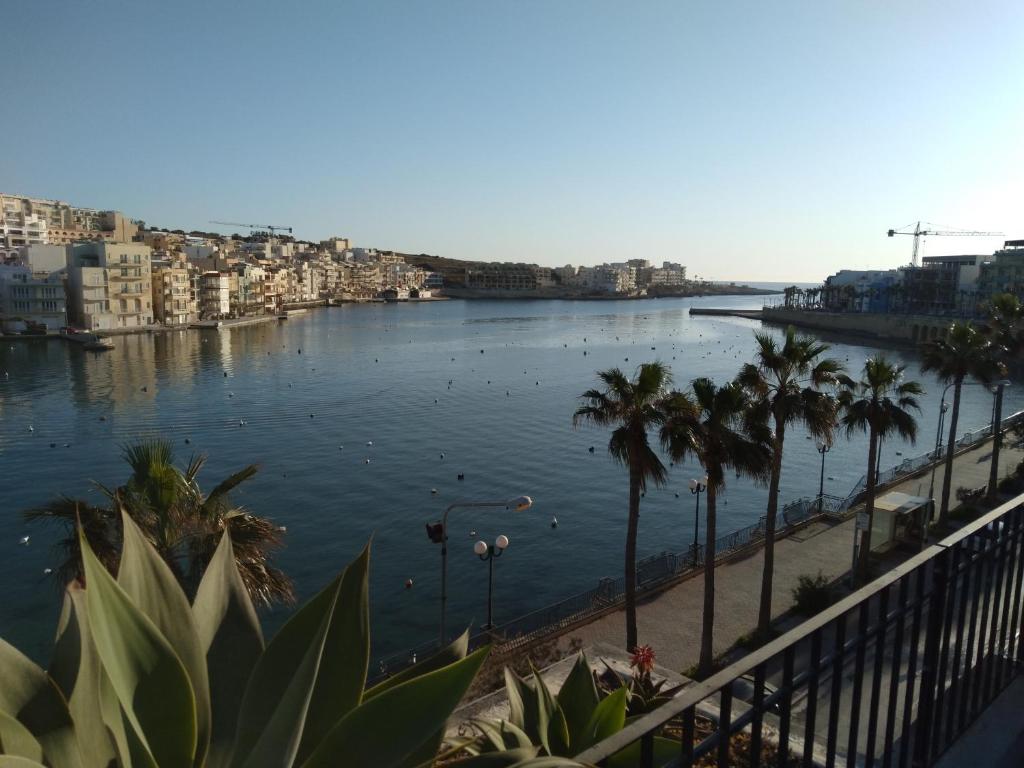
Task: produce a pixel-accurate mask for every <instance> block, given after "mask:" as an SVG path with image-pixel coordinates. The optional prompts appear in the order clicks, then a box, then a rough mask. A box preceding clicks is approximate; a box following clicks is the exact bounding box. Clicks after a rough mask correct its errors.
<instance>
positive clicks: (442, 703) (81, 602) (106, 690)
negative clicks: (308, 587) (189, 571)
mask: <svg viewBox="0 0 1024 768" xmlns="http://www.w3.org/2000/svg"><path fill="white" fill-rule="evenodd" d="M122 524H123V530H124V542H123V548H122V559H121V563H120V567H119V569H118V574H117V577H116V579H115V578H114V577H113V576H112V575H111V574H110V573H109V571H108V570H107V569H106V568H105V567H104V566H103V565H102V564H101V562H100V561H99V559H98V558H97V556H96V554H95V553H94V552H93V550H92V548H91V547H90V545H89V543H88V541H86V539H85V537H84V536H83V535H82V534H81V533H79V538H80V546H81V552H82V564H83V571H84V577H85V586H82V585H81V584H80V583H77V582H76V583H73V584H72V585H70V586H69V588H68V590H67V593H66V600H65V603H64V609H63V612H62V616H61V619H60V625H59V630H58V636H57V642H56V647H55V650H54V655H53V660H52V663H51V664H50V667H49V669H48V670H44V669H42V668H40V667H38V666H37V665H36V664H34V663H33V662H32V661H30V660H29V659H28V658H27V657H26V656H24V655H23V654H22V653H20V652H19V651H18V650H17V649H15V648H14V647H13V646H11V645H9V644H8V643H6V642H4V641H3V640H0V680H2V681H3V684H2V685H0V766H2V767H3V768H8V766H9V767H10V768H33V767H35V768H38V766H43V765H45V766H51V768H79V767H81V768H106V767H107V766H111V765H115V766H132V767H134V766H145V767H146V768H149V767H151V766H160V767H161V768H186V767H191V766H232V767H234V766H255V767H258V766H303V767H304V768H319V767H320V766H336V765H342V764H343V765H346V766H423V765H430V764H431V763H432V762H433V760H434V757H435V755H436V754H437V752H438V748H439V746H440V744H441V739H442V735H443V729H444V724H445V721H446V720H447V718H448V716H449V715H450V713H451V712H452V710H453V709H454V708H455V707H456V705H457V704H458V703H459V701H460V699H461V698H462V697H463V695H464V694H465V692H466V690H467V689H468V687H469V685H470V683H471V682H472V680H473V677H474V676H475V674H476V672H477V670H478V669H479V667H480V664H481V663H482V662H483V660H484V658H485V656H486V655H487V652H488V649H487V648H482V649H480V650H478V651H476V652H474V653H472V654H469V655H467V654H466V649H467V639H466V636H465V635H463V637H461V638H460V639H459V640H457V641H456V642H455V643H453V644H452V645H451V646H449V647H447V648H445V649H443V650H441V651H440V652H439V653H438V654H436V655H435V656H433V657H432V658H429V659H427V660H425V661H423V662H421V663H420V664H419V665H416V666H414V667H411V668H410V669H408V670H405V671H403V672H402V673H400V674H397V675H395V676H393V677H390V678H388V679H386V680H385V681H383V682H381V683H379V684H377V685H375V686H373V687H371V688H368V689H367V688H366V671H367V664H368V659H369V650H370V628H369V611H368V594H367V573H368V565H369V557H370V549H369V546H367V547H366V548H365V549H364V550H363V551H362V553H361V554H360V555H359V556H358V557H357V558H356V559H355V560H354V561H353V562H352V563H350V564H349V565H348V566H347V567H346V568H345V569H344V570H343V571H342V572H341V573H340V574H339V575H338V576H337V577H336V578H335V579H334V580H333V581H332V582H331V583H330V584H328V585H327V587H326V588H325V589H324V590H323V591H321V592H320V593H319V594H318V595H316V596H315V597H314V598H312V599H311V600H310V601H309V602H307V603H306V604H305V605H304V606H303V607H302V608H300V609H299V610H298V611H297V612H296V613H295V614H294V615H293V616H292V617H291V619H290V620H289V621H288V622H287V623H286V624H285V625H284V626H283V627H282V628H281V630H280V631H279V632H278V634H277V635H276V636H275V637H274V638H273V640H272V641H271V642H270V643H269V644H268V645H266V646H264V641H263V635H262V632H261V630H260V625H259V622H258V621H257V618H256V612H255V610H254V608H253V605H252V602H251V600H250V598H249V595H248V592H247V591H246V589H245V586H244V585H243V582H242V579H241V576H240V575H239V572H238V569H237V567H236V564H235V559H234V556H233V553H232V546H231V537H230V536H222V537H221V539H220V542H219V543H218V545H217V549H216V552H215V553H214V556H213V558H212V560H211V561H210V565H209V567H208V568H207V570H206V572H205V574H204V575H203V578H202V581H201V583H200V585H199V588H198V592H197V594H196V598H195V601H194V602H193V604H191V605H190V604H189V602H188V599H187V598H186V596H185V593H184V592H183V591H182V589H181V586H180V585H179V583H178V581H177V579H176V578H175V576H174V574H173V573H172V572H171V569H170V568H169V566H168V565H167V563H166V562H165V561H164V559H163V558H162V557H161V556H160V555H159V554H158V553H157V551H156V550H155V549H154V548H153V546H152V545H151V544H150V543H149V542H148V541H147V539H146V537H145V536H144V534H143V533H142V532H141V531H140V530H139V528H138V527H137V526H136V525H135V523H134V522H132V519H131V518H130V517H129V516H128V515H127V514H124V515H123V520H122ZM535 752H536V750H534V752H530V751H529V750H526V751H524V752H522V753H520V755H521V756H522V757H524V758H528V757H531V756H532V755H533V754H535ZM511 757H513V758H516V759H512V760H510V761H507V762H503V763H500V764H502V765H513V764H516V763H518V762H521V761H520V760H519V759H518V757H519V755H513V756H511Z"/></svg>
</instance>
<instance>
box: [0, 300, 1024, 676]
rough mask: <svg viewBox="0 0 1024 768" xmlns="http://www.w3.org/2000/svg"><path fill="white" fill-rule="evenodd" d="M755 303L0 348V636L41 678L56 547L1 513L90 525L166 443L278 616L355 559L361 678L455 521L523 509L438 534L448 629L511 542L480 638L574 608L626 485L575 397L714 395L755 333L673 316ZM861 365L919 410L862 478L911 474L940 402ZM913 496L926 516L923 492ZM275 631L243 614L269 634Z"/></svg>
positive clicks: (749, 514)
mask: <svg viewBox="0 0 1024 768" xmlns="http://www.w3.org/2000/svg"><path fill="white" fill-rule="evenodd" d="M762 302H763V298H762V297H757V296H735V297H707V298H691V299H659V300H647V301H472V302H469V301H446V302H432V303H410V304H387V305H382V304H369V305H347V306H342V307H333V308H329V309H318V310H313V311H310V312H309V313H308V314H305V315H301V316H296V317H293V318H292V319H289V320H288V321H286V322H277V321H274V322H271V323H266V324H261V325H253V326H247V327H242V328H235V329H219V330H207V331H175V332H171V333H162V334H154V335H142V336H125V337H118V338H116V339H115V344H116V349H114V350H112V351H110V352H106V353H91V352H86V351H84V350H82V349H79V348H78V347H76V346H74V345H70V344H66V343H63V342H59V341H50V342H16V343H13V344H11V343H8V344H4V345H3V347H2V349H0V372H3V373H6V376H4V375H3V373H0V466H2V468H3V470H2V471H3V476H2V483H0V585H2V587H3V595H4V598H3V600H0V636H2V637H4V638H5V639H6V640H8V641H9V642H12V643H14V644H15V645H17V646H18V647H20V648H22V649H24V650H25V651H26V652H27V653H29V654H30V655H31V656H33V657H34V658H37V659H40V660H42V659H45V658H46V657H47V656H48V654H49V648H50V645H51V643H52V632H53V630H54V628H55V626H56V619H57V615H58V612H59V604H60V599H59V591H58V589H57V587H56V585H55V584H54V583H53V580H52V577H48V576H46V575H44V569H46V568H51V567H54V566H55V564H56V562H57V560H56V558H57V557H58V553H57V552H55V551H54V549H53V544H54V542H55V541H56V540H57V531H56V530H50V529H47V528H46V527H45V526H40V525H38V524H37V525H31V526H30V525H28V524H26V523H25V522H24V521H23V520H22V516H21V512H22V510H24V509H26V508H28V507H31V506H35V505H40V504H43V503H45V502H46V501H48V500H51V499H53V498H55V497H56V496H57V495H58V494H66V495H69V496H74V497H79V498H82V499H86V500H89V501H92V502H99V501H100V500H101V496H100V494H99V492H98V491H96V490H93V489H92V488H91V486H90V481H91V480H97V481H100V482H102V483H104V484H106V485H108V486H113V485H116V484H119V483H123V482H124V481H125V480H126V479H127V467H126V465H125V463H124V462H123V460H122V459H121V456H120V453H121V449H122V447H123V446H124V445H126V444H128V443H132V442H134V441H138V440H143V439H149V438H164V439H167V440H169V441H171V442H172V443H173V445H174V449H175V452H176V456H177V459H178V462H179V463H180V464H182V465H184V463H185V462H186V461H187V460H188V458H189V456H190V455H191V454H192V453H198V452H201V453H205V454H207V455H208V456H209V460H208V462H207V464H206V467H205V468H204V470H203V472H202V474H201V475H200V482H201V485H202V486H203V487H204V488H205V489H206V490H210V489H212V488H213V487H214V486H215V485H216V484H217V482H219V481H220V480H221V479H222V478H224V477H225V476H227V475H228V474H230V473H232V472H234V471H236V470H238V469H240V468H242V467H244V466H246V465H247V464H251V463H256V464H258V465H259V467H260V472H259V474H258V475H257V476H256V477H255V478H254V479H252V480H250V481H248V482H246V483H245V484H244V485H243V486H242V487H241V488H240V489H239V490H238V491H237V492H236V493H235V494H234V495H233V499H234V500H235V501H236V502H237V503H238V504H241V505H244V506H245V507H246V508H247V509H249V510H250V511H251V512H253V513H254V514H258V515H263V516H267V517H269V518H271V519H273V520H274V522H275V523H277V524H278V525H283V526H286V528H287V534H286V546H285V548H284V549H282V550H281V551H280V552H279V553H278V554H277V555H276V562H277V564H278V565H279V566H280V567H281V568H283V569H284V570H285V571H286V572H287V573H288V574H289V575H290V576H291V577H292V578H293V579H294V580H295V583H296V587H297V591H298V594H299V597H300V599H305V598H308V597H309V596H311V595H312V594H314V593H315V592H316V591H317V590H319V589H320V588H321V587H322V586H324V585H325V584H326V583H327V582H328V581H329V579H330V578H331V577H332V576H333V575H334V574H335V573H336V572H337V571H338V570H340V569H341V568H342V567H343V566H344V565H345V563H347V562H348V561H349V560H350V559H352V558H353V557H354V556H355V555H356V554H357V553H358V552H359V550H360V549H361V548H362V547H363V545H364V544H365V543H366V542H367V541H368V540H370V539H371V538H372V542H373V544H372V547H373V556H372V560H371V593H370V599H371V611H372V630H373V644H374V648H373V650H374V654H375V656H381V655H384V654H388V653H393V652H397V651H400V650H402V649H404V648H408V647H411V646H414V645H417V644H419V643H421V642H424V641H429V640H430V639H432V638H433V637H435V636H436V633H437V630H438V620H439V602H438V598H439V591H440V551H439V547H438V546H437V545H435V544H432V543H431V542H430V541H429V540H428V538H427V536H426V533H425V527H424V526H425V524H426V523H428V522H432V521H436V520H439V519H440V517H441V514H442V512H443V511H444V508H445V507H446V506H447V505H448V504H450V503H452V502H454V501H457V500H495V499H497V500H500V499H507V498H511V497H515V496H519V495H522V494H525V495H529V496H531V497H532V498H533V501H534V506H533V508H532V509H530V510H528V511H525V512H520V513H511V512H505V511H503V510H469V509H457V510H455V511H454V512H453V513H452V514H451V517H450V519H449V522H450V532H449V536H450V539H449V563H448V577H449V613H448V616H449V619H448V623H449V627H450V628H454V627H461V626H469V625H472V626H474V627H479V626H480V625H481V624H482V623H483V622H484V621H486V607H487V605H486V600H487V565H486V564H485V563H482V562H481V561H480V560H479V559H478V558H477V557H476V555H475V554H474V553H473V544H474V542H476V541H477V540H478V539H483V540H486V541H493V540H494V538H495V537H496V536H498V535H499V534H505V535H507V536H508V537H509V539H510V540H511V545H510V546H509V548H508V550H507V551H506V552H505V554H504V555H503V556H502V557H501V558H500V559H499V560H497V561H496V562H495V582H494V610H495V622H496V623H501V622H503V621H507V620H509V619H512V618H514V617H516V616H518V615H521V614H523V613H526V612H529V611H532V610H535V609H538V608H541V607H543V606H545V605H547V604H549V603H551V602H554V601H557V600H559V599H561V598H563V597H567V596H569V595H571V594H573V593H576V592H580V591H583V590H586V589H590V588H592V587H594V586H595V585H596V583H597V581H598V579H599V578H601V577H603V576H618V575H619V574H621V572H622V559H623V537H624V533H625V525H626V504H627V473H626V471H625V469H624V468H622V467H620V466H618V465H616V464H615V463H614V462H613V461H612V460H611V458H610V457H609V456H608V453H607V442H608V432H607V430H601V429H596V428H591V427H585V428H581V429H578V430H574V429H573V427H572V414H573V410H574V409H575V408H576V407H577V406H578V404H579V400H578V397H579V395H580V394H581V393H582V392H583V391H585V390H586V389H588V388H591V387H595V386H598V381H597V379H596V377H595V371H598V370H601V369H605V368H609V367H612V366H618V367H620V368H622V369H623V370H624V371H626V372H627V373H632V372H634V371H635V369H636V367H637V366H638V365H639V364H640V363H643V362H648V361H653V360H660V361H662V362H664V363H666V364H668V365H669V366H670V367H671V369H672V373H673V375H674V379H675V383H676V385H677V386H680V387H685V386H686V385H687V384H688V382H689V381H690V380H691V379H693V378H695V377H698V376H708V377H711V378H712V379H714V380H716V381H717V382H719V383H722V382H725V381H727V380H728V379H730V378H731V377H733V376H734V375H735V374H736V372H737V371H738V370H739V367H740V366H741V365H742V364H743V363H745V362H748V361H749V360H750V359H751V356H752V353H753V349H754V339H753V331H754V330H755V329H760V328H761V327H762V326H761V324H760V323H758V322H754V321H749V320H744V319H739V318H729V317H702V316H697V317H691V316H690V315H689V314H688V310H689V308H690V307H691V306H713V307H733V308H754V307H759V306H760V305H761V304H762ZM766 328H767V327H766ZM768 330H770V332H772V333H776V334H781V329H778V328H768ZM828 341H829V343H831V344H832V350H831V353H830V354H831V355H832V356H833V357H836V358H838V359H839V361H840V362H842V363H843V364H844V365H846V366H847V367H848V368H849V370H850V372H851V374H852V375H854V376H856V374H857V373H858V372H859V370H860V367H861V366H862V365H863V362H864V360H865V358H867V357H869V356H871V355H874V354H876V353H877V352H879V351H880V348H879V347H877V346H873V345H871V344H868V343H866V342H857V341H850V340H846V341H838V340H835V339H829V340H828ZM884 351H885V353H886V354H887V355H889V356H891V357H892V358H894V359H895V360H898V361H899V362H901V363H905V364H906V365H907V366H908V377H909V378H916V379H918V380H920V381H922V382H923V383H924V385H925V387H926V389H927V394H926V395H925V396H924V397H923V398H921V402H922V412H921V413H920V414H919V424H920V432H919V439H918V441H917V445H916V446H912V445H909V444H904V443H902V442H898V441H889V442H886V443H885V444H884V447H883V452H882V466H883V468H885V467H889V466H892V465H895V464H898V463H900V462H901V461H903V459H905V458H908V457H911V456H916V455H919V454H922V453H925V452H927V451H929V450H931V448H932V446H933V445H934V440H935V430H936V427H937V420H938V414H939V399H940V396H941V392H942V385H941V384H939V383H938V382H937V381H936V380H935V379H934V377H932V376H929V375H924V374H921V373H920V372H919V370H918V360H917V356H916V354H915V353H914V352H913V351H911V350H898V349H890V350H884ZM225 374H226V375H225ZM991 407H992V397H991V395H990V394H989V393H988V391H987V390H986V389H985V388H983V387H978V386H968V387H965V388H964V402H963V406H962V409H961V417H960V431H967V430H969V429H973V428H976V427H979V426H982V425H984V424H986V423H988V422H989V420H990V417H991ZM1022 407H1024V388H1021V387H1010V388H1009V389H1007V392H1006V402H1005V405H1004V413H1007V414H1008V413H1012V412H1014V411H1015V410H1019V409H1020V408H1022ZM243 422H244V424H243ZM30 427H31V428H32V430H31V431H30V429H29V428H30ZM186 439H187V440H188V441H189V442H188V443H187V444H186V442H185V441H186ZM371 442H372V446H371V445H369V443H371ZM51 444H53V445H55V446H56V447H51ZM591 447H593V448H594V451H593V452H591V451H590V450H589V449H590V448H591ZM367 459H369V463H367ZM825 461H826V464H825V476H826V480H825V490H826V492H827V493H833V494H835V495H839V496H845V495H846V494H847V492H848V491H849V490H850V489H851V488H852V486H853V485H854V483H856V481H857V480H858V479H859V478H860V477H861V476H862V475H863V474H864V471H865V465H866V462H867V441H866V438H864V437H862V436H859V435H858V436H854V437H853V439H849V440H847V439H846V438H845V437H844V436H841V437H840V438H839V439H838V440H837V442H836V445H835V447H834V449H833V450H832V451H831V452H830V453H829V454H828V455H827V456H826V459H825ZM819 469H820V455H819V454H818V453H817V452H816V450H815V448H814V443H813V441H811V440H808V439H806V434H805V433H804V432H803V431H802V430H801V429H799V428H797V429H793V430H791V431H790V432H788V433H787V443H786V453H785V460H784V471H783V476H782V488H781V501H782V502H783V503H784V502H786V501H788V500H791V499H795V498H797V497H800V496H807V495H813V494H815V493H817V490H818V482H819ZM460 474H461V475H463V476H464V479H463V480H459V479H458V476H459V475H460ZM702 475H703V472H702V471H701V470H700V469H699V467H697V466H696V465H695V464H693V463H692V462H689V463H687V464H685V465H682V466H676V467H673V468H672V469H671V470H670V476H669V484H668V486H667V487H665V488H660V489H654V488H651V489H650V490H649V491H648V492H647V494H646V497H645V498H644V499H643V502H642V507H641V524H640V537H639V554H640V556H641V557H643V556H646V555H650V554H655V553H657V552H660V551H663V550H666V549H668V550H676V551H682V550H685V549H686V548H687V547H688V546H689V545H690V543H691V542H692V540H693V530H694V528H693V526H694V498H693V496H692V495H691V494H690V492H689V490H688V488H687V482H688V481H689V480H690V479H691V478H696V477H700V476H702ZM920 490H921V493H922V494H925V493H927V490H928V489H927V478H926V479H925V480H924V481H922V488H921V489H920ZM435 491H436V492H435ZM766 495H767V494H766V491H765V489H764V488H762V487H758V486H756V485H754V484H753V483H751V482H750V481H748V480H746V479H745V478H738V479H737V478H734V477H732V476H730V477H729V478H728V479H727V488H726V491H725V494H724V498H723V499H722V502H721V504H720V507H719V515H720V519H719V522H718V527H719V531H721V532H722V533H723V534H724V533H727V532H729V531H731V530H734V529H737V528H741V527H743V526H746V525H749V524H751V523H754V522H756V521H757V519H758V518H759V517H760V516H761V515H763V514H764V510H765V499H766ZM556 517H557V521H558V525H557V527H552V520H553V518H556ZM24 536H30V539H29V542H28V543H27V544H22V543H21V540H22V538H23V537H24ZM407 580H411V582H412V586H411V587H408V588H407V586H406V583H407ZM751 588H752V589H754V588H756V585H751ZM287 611H288V609H276V610H273V611H265V612H263V617H264V621H265V623H266V625H267V629H268V631H273V629H274V628H276V627H277V626H279V625H280V622H281V621H282V620H283V618H284V617H285V616H286V615H287Z"/></svg>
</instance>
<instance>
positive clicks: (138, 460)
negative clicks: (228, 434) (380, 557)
mask: <svg viewBox="0 0 1024 768" xmlns="http://www.w3.org/2000/svg"><path fill="white" fill-rule="evenodd" d="M123 456H124V459H125V461H126V462H127V463H128V466H129V467H130V468H131V475H130V476H129V478H128V480H127V482H126V483H125V484H124V485H121V486H119V487H117V488H113V489H111V488H108V487H106V486H104V485H102V484H100V483H94V485H95V487H96V488H97V489H98V490H99V491H100V492H101V493H102V494H103V495H104V496H105V497H106V500H107V501H106V503H105V504H103V505H99V506H97V505H95V504H90V503H89V502H87V501H82V500H79V499H73V498H69V497H66V496H61V497H59V498H57V499H55V500H54V501H52V502H50V503H49V504H46V505H44V506H42V507H38V508H35V509H30V510H27V511H26V512H25V513H24V515H25V518H26V519H27V520H30V521H42V522H54V523H57V524H58V525H61V526H62V527H63V528H64V533H65V535H64V537H63V538H62V539H61V540H60V541H59V542H58V545H57V546H58V548H59V549H60V550H61V551H62V552H63V553H64V557H63V561H62V562H61V564H60V565H59V566H58V567H57V568H55V569H54V573H55V575H56V576H57V578H58V579H59V580H60V582H61V584H66V583H68V582H71V581H83V580H84V573H83V570H82V559H81V551H80V549H79V546H78V535H77V532H76V526H77V521H79V520H80V521H81V526H82V531H83V532H84V534H85V537H86V538H87V539H88V541H89V544H90V546H92V548H93V551H94V552H95V553H96V555H97V556H98V557H99V559H100V561H101V562H102V563H103V564H104V565H105V566H106V567H107V569H108V570H109V571H110V572H111V573H114V574H116V573H117V567H118V563H119V562H120V558H121V543H122V531H121V513H122V511H123V512H125V513H127V514H128V516H129V517H131V518H132V520H134V521H135V523H136V524H137V525H138V526H139V528H141V529H142V531H143V533H144V534H145V535H146V537H147V538H148V539H149V541H150V543H151V544H152V545H153V546H154V548H155V549H156V550H157V552H159V553H160V555H161V557H163V559H164V561H165V562H166V563H167V565H168V566H169V567H170V569H171V571H172V572H173V573H174V575H175V576H176V577H177V579H178V581H179V582H180V583H181V585H182V587H183V588H184V589H185V591H186V593H188V594H189V595H194V594H195V590H196V589H197V588H198V586H199V581H200V579H201V577H202V574H203V572H204V571H205V570H206V566H207V565H208V564H209V563H210V560H211V559H212V558H213V555H214V552H215V551H216V549H217V543H218V542H219V541H220V537H221V536H222V535H223V533H224V531H227V532H228V534H229V535H230V536H231V544H232V547H233V548H234V552H235V561H236V563H237V565H238V570H239V573H240V574H241V576H242V581H243V582H244V583H245V586H246V588H247V589H248V591H249V595H250V596H251V597H252V599H253V601H254V602H255V603H257V604H262V605H270V604H272V603H276V602H291V601H293V600H294V597H295V595H294V589H293V586H292V582H291V580H290V579H289V578H288V577H287V576H286V575H285V574H284V573H283V572H282V571H280V570H279V569H277V568H275V567H274V566H273V565H271V562H270V561H271V554H272V552H273V550H275V549H277V548H278V547H280V546H281V544H282V540H283V532H284V529H283V528H280V527H278V526H276V525H274V524H273V523H272V522H271V521H270V520H268V519H266V518H262V517H257V516H256V515H252V514H249V513H248V512H246V510H245V509H244V508H242V507H239V506H236V505H234V504H232V503H231V500H230V498H229V493H230V491H232V490H233V489H234V488H236V487H238V486H239V485H240V484H241V483H243V482H245V481H246V480H248V479H249V478H250V477H252V476H253V475H255V474H256V472H257V471H258V470H257V468H256V467H255V466H248V467H246V468H245V469H242V470H241V471H239V472H236V473H235V474H233V475H231V476H230V477H228V478H226V479H225V480H223V481H222V482H221V483H220V484H219V485H217V486H216V487H215V488H214V489H213V490H212V491H210V493H208V494H204V493H203V492H202V490H201V489H200V487H199V483H198V480H197V476H198V474H199V471H200V470H201V469H202V467H203V464H204V463H205V462H206V457H205V456H195V457H193V458H192V459H191V460H190V461H189V463H188V465H187V466H186V467H185V469H183V470H182V469H179V468H178V467H176V466H175V464H174V454H173V450H172V448H171V445H170V443H168V442H166V441H163V440H156V441H151V442H144V443H140V444H137V445H131V446H126V447H125V448H124V451H123Z"/></svg>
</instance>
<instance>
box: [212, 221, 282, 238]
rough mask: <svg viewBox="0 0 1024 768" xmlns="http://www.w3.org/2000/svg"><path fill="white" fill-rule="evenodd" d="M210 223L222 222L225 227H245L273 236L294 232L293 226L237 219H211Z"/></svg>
mask: <svg viewBox="0 0 1024 768" xmlns="http://www.w3.org/2000/svg"><path fill="white" fill-rule="evenodd" d="M210 223H211V224H221V225H223V226H225V227H244V228H245V229H251V230H253V231H254V232H256V233H257V234H258V233H260V232H269V233H270V236H271V237H273V236H274V235H275V234H277V233H278V232H287V233H288V234H289V235H290V234H291V233H292V228H291V227H275V226H272V225H270V224H239V223H238V222H237V221H211V222H210Z"/></svg>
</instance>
